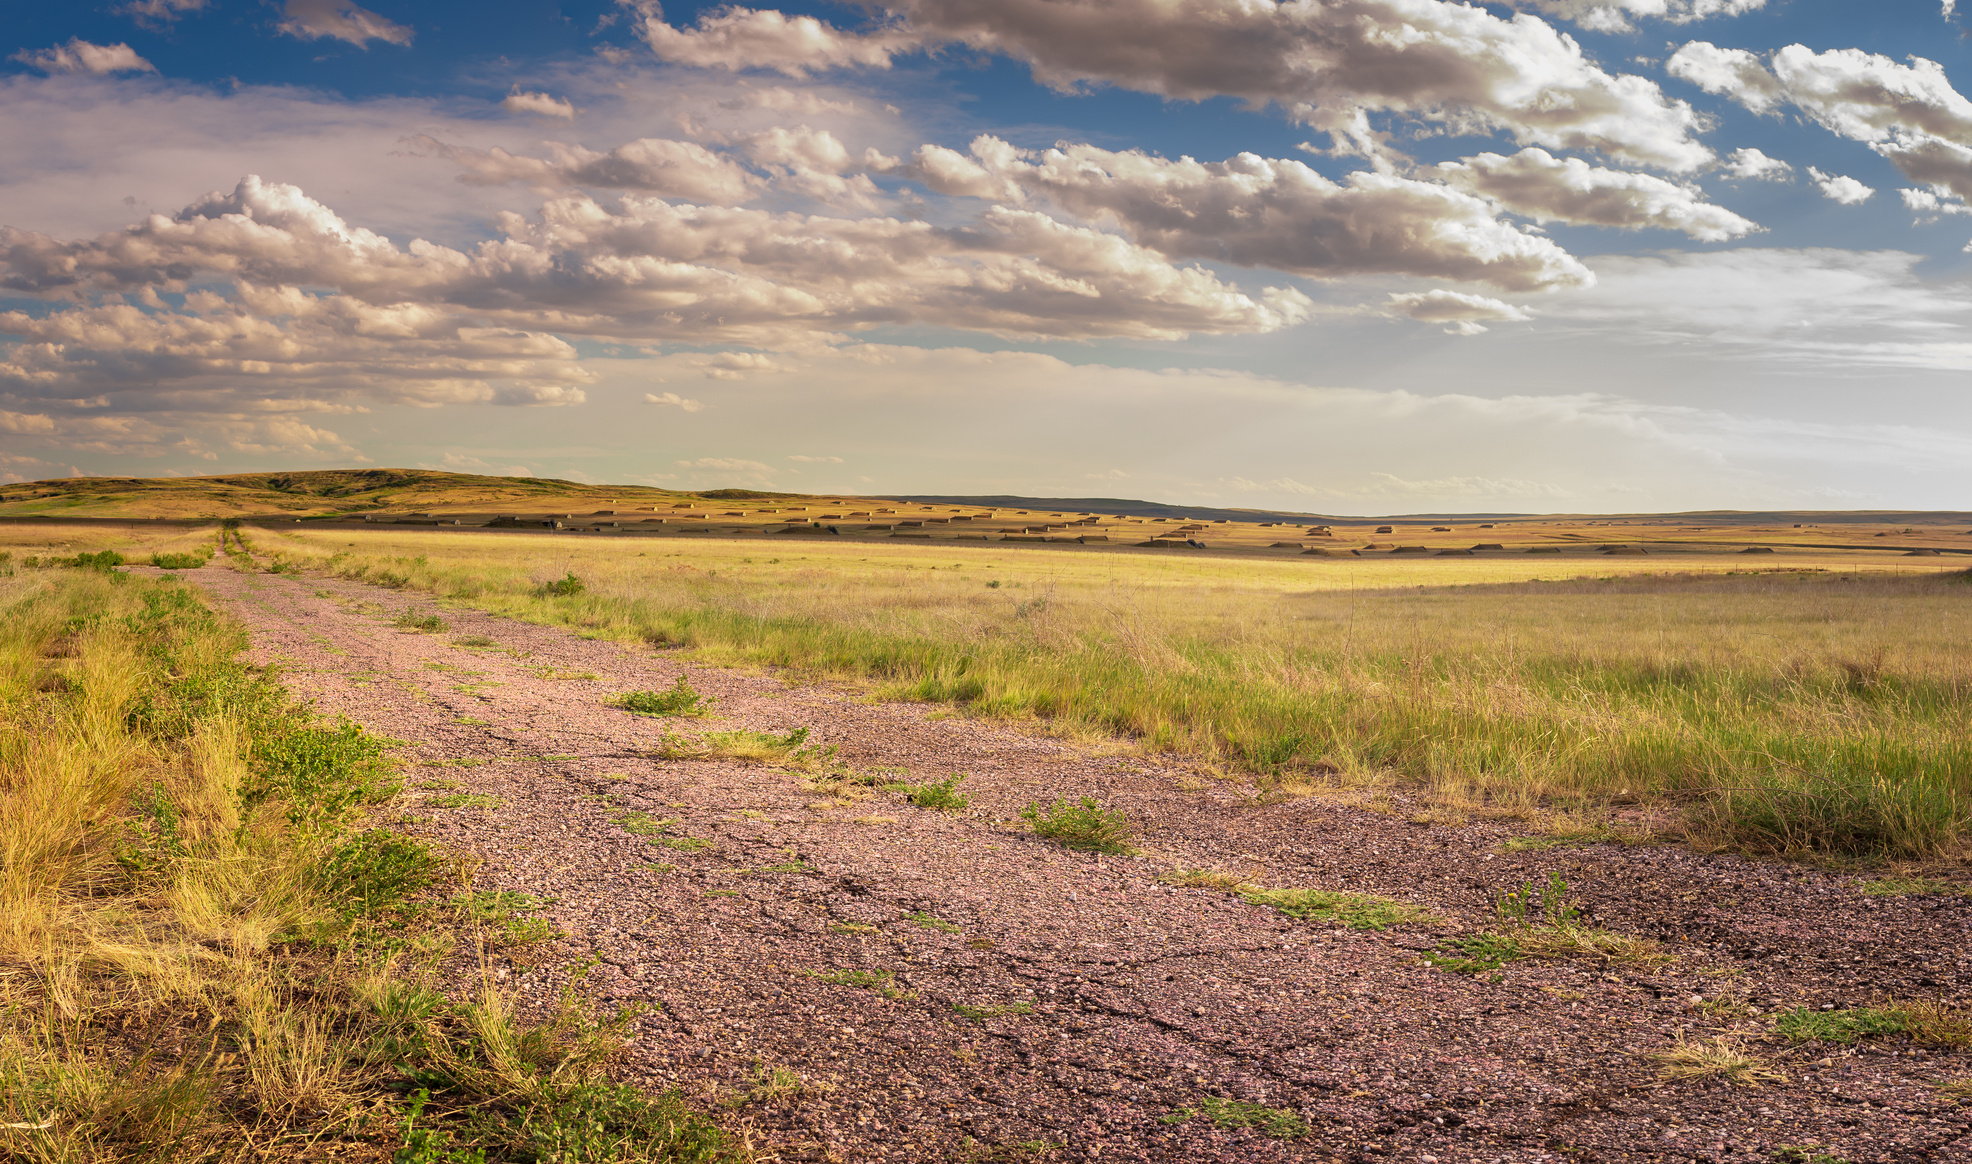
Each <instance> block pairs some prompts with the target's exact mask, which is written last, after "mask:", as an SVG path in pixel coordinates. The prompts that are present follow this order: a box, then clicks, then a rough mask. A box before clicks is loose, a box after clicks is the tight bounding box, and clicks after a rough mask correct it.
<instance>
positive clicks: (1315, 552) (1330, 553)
mask: <svg viewBox="0 0 1972 1164" xmlns="http://www.w3.org/2000/svg"><path fill="white" fill-rule="evenodd" d="M1351 552H1352V553H1354V552H1355V551H1351ZM1301 556H1302V557H1308V558H1333V557H1334V556H1335V551H1334V550H1324V549H1322V548H1321V547H1320V546H1316V547H1314V548H1313V549H1309V550H1302V551H1301Z"/></svg>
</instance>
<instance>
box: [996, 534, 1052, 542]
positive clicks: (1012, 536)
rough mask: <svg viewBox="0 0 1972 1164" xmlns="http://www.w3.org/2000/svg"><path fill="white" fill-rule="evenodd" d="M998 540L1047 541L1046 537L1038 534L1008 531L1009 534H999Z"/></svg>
mask: <svg viewBox="0 0 1972 1164" xmlns="http://www.w3.org/2000/svg"><path fill="white" fill-rule="evenodd" d="M1000 540H1001V541H1003V542H1044V541H1047V540H1048V539H1046V538H1044V537H1041V536H1039V535H1038V534H1020V533H1010V534H1001V535H1000Z"/></svg>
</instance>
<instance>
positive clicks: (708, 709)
mask: <svg viewBox="0 0 1972 1164" xmlns="http://www.w3.org/2000/svg"><path fill="white" fill-rule="evenodd" d="M717 702H718V700H716V699H714V698H712V697H711V696H707V695H700V694H699V693H698V692H697V691H696V690H694V689H693V688H692V685H691V683H690V682H688V681H687V680H686V678H685V677H684V676H683V675H680V676H678V681H677V682H676V683H673V684H672V685H671V686H670V687H667V688H665V689H664V690H663V691H626V692H624V693H623V694H622V695H619V696H617V697H616V698H615V699H613V700H611V701H610V706H611V707H618V708H622V709H623V710H624V711H628V712H633V713H635V714H637V715H650V716H696V715H710V714H711V713H712V705H713V704H714V703H717Z"/></svg>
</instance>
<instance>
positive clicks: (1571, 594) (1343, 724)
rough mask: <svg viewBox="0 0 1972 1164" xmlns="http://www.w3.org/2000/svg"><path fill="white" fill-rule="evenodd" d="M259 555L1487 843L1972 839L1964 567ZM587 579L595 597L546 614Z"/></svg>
mask: <svg viewBox="0 0 1972 1164" xmlns="http://www.w3.org/2000/svg"><path fill="white" fill-rule="evenodd" d="M255 536H256V538H257V541H258V544H259V545H260V547H261V548H262V549H263V550H264V551H272V552H277V553H279V554H281V555H284V556H286V557H288V558H291V559H293V560H295V561H298V562H306V563H308V564H310V565H312V566H313V567H314V568H317V569H323V570H328V571H332V572H336V573H340V574H343V575H345V576H349V577H353V578H363V579H366V580H370V581H373V582H380V583H382V584H384V585H393V586H411V587H416V588H421V589H428V590H430V591H432V592H434V593H436V594H439V595H441V596H443V597H446V598H449V599H451V600H455V601H458V602H462V603H466V604H470V605H475V606H480V607H483V608H486V609H490V610H494V611H498V612H501V613H506V614H510V615H515V616H518V617H521V618H526V619H532V620H535V621H540V622H544V623H549V624H558V625H565V626H569V627H573V628H577V629H579V630H581V631H582V632H583V633H586V634H595V635H606V636H612V637H617V638H621V639H624V640H627V641H634V642H644V643H651V644H657V645H663V646H684V647H689V648H691V649H692V650H693V652H694V653H695V656H696V657H697V658H699V659H702V660H704V661H706V662H711V663H727V664H742V665H760V664H766V665H776V666H784V667H788V668H791V669H793V670H795V671H798V672H805V673H810V674H818V675H825V676H830V677H836V678H847V679H854V680H861V681H863V682H865V683H867V684H869V685H870V688H871V690H873V691H874V692H876V693H878V694H881V695H885V696H889V697H893V698H905V699H918V700H929V701H942V702H951V703H956V704H959V705H963V706H964V707H966V708H967V709H969V710H970V711H972V712H974V713H977V714H986V715H1002V716H1017V717H1035V718H1039V719H1043V720H1045V721H1047V722H1048V723H1049V724H1050V725H1051V726H1052V727H1053V728H1054V729H1055V730H1058V731H1062V732H1064V733H1069V734H1074V735H1079V736H1082V737H1085V738H1110V739H1119V738H1120V739H1126V740H1130V741H1132V742H1133V743H1134V744H1135V746H1138V747H1141V748H1145V749H1150V750H1158V751H1171V752H1182V753H1187V754H1189V755H1191V756H1193V757H1196V758H1198V759H1200V760H1202V761H1205V762H1207V763H1215V764H1218V765H1221V766H1223V767H1224V768H1226V769H1228V770H1231V771H1235V772H1244V773H1247V774H1250V775H1254V776H1257V777H1258V778H1260V780H1261V781H1262V782H1263V784H1265V785H1266V786H1267V787H1269V788H1274V789H1280V790H1292V789H1307V788H1310V787H1313V786H1316V785H1321V784H1327V785H1342V784H1366V785H1371V786H1374V785H1377V784H1383V783H1388V782H1390V781H1402V782H1405V783H1407V784H1410V785H1412V786H1414V787H1416V786H1421V787H1424V788H1426V789H1429V790H1431V791H1432V792H1434V793H1435V794H1436V795H1437V796H1438V797H1439V798H1440V799H1441V800H1443V801H1445V802H1448V803H1453V804H1456V805H1458V806H1459V807H1460V810H1461V811H1467V812H1472V811H1480V812H1497V811H1501V810H1521V811H1529V810H1534V809H1543V810H1551V809H1555V808H1562V809H1571V810H1575V811H1579V812H1581V813H1584V814H1585V818H1594V817H1596V816H1597V815H1598V814H1599V813H1600V812H1601V811H1602V810H1603V809H1604V808H1606V807H1607V806H1609V805H1614V804H1626V803H1639V802H1641V803H1653V804H1658V805H1661V806H1663V808H1664V809H1665V811H1666V812H1668V813H1670V814H1672V818H1673V821H1674V822H1675V821H1677V820H1679V819H1681V820H1682V823H1683V825H1684V827H1685V828H1686V829H1687V831H1688V832H1689V833H1690V834H1691V835H1693V836H1695V837H1698V838H1700V839H1701V840H1707V841H1708V842H1711V843H1718V844H1722V845H1731V846H1738V847H1747V848H1755V849H1765V850H1773V851H1783V852H1797V853H1812V852H1842V853H1857V854H1864V855H1877V856H1893V857H1895V856H1902V857H1919V858H1924V857H1935V856H1937V855H1939V854H1942V853H1946V852H1950V851H1953V850H1954V849H1956V848H1957V846H1958V845H1959V844H1960V841H1961V839H1962V837H1963V836H1964V835H1965V834H1966V831H1967V829H1968V826H1972V731H1968V730H1966V729H1967V725H1968V722H1972V657H1968V656H1967V655H1966V653H1965V652H1964V651H1963V649H1962V646H1961V644H1962V643H1963V642H1964V641H1965V640H1966V639H1967V637H1968V636H1972V610H1968V605H1967V603H1965V602H1964V600H1963V598H1964V594H1965V589H1964V585H1965V584H1964V581H1963V580H1962V577H1961V576H1959V575H1957V574H1953V573H1946V572H1941V571H1939V570H1937V569H1936V568H1935V567H1929V566H1926V567H1924V568H1923V570H1922V572H1918V571H1914V570H1912V569H1910V568H1909V567H1908V566H1905V565H1897V566H1895V567H1894V568H1892V569H1880V570H1876V571H1874V572H1870V571H1861V572H1858V571H1856V570H1853V569H1851V570H1845V571H1843V572H1832V571H1831V572H1825V573H1814V572H1808V573H1802V572H1781V573H1744V572H1739V571H1743V566H1741V565H1740V563H1738V562H1735V561H1732V560H1731V559H1728V558H1721V557H1717V556H1713V557H1709V558H1701V559H1693V560H1692V561H1691V562H1690V563H1688V565H1689V566H1690V569H1691V571H1692V572H1689V573H1683V574H1678V575H1673V576H1666V575H1662V574H1660V573H1654V572H1653V571H1660V570H1662V569H1663V563H1662V562H1660V561H1656V560H1653V559H1649V558H1607V559H1593V560H1591V559H1568V558H1548V557H1542V556H1534V557H1529V558H1521V559H1499V558H1495V559H1484V558H1472V559H1463V558H1461V559H1430V558H1425V559H1415V560H1401V559H1400V560H1392V559H1379V560H1374V561H1371V560H1360V561H1359V560H1354V559H1351V560H1348V561H1328V560H1325V559H1299V558H1296V559H1291V560H1287V561H1261V560H1248V559H1238V558H1220V559H1214V558H1199V557H1190V558H1184V557H1176V558H1174V557H1157V556H1147V555H1142V554H1117V553H1102V552H1081V550H1082V549H1084V547H1075V548H1074V550H1075V551H1076V552H1057V551H1056V550H1054V549H1049V548H1031V549H1030V548H1026V547H1019V546H999V545H989V546H974V547H970V548H963V547H962V548H954V547H951V546H932V547H928V546H925V545H922V544H915V545H910V546H898V545H873V544H868V543H860V544H854V543H852V544H840V545H836V544H816V543H813V542H810V541H803V542H801V543H799V544H788V543H780V542H777V543H765V542H760V541H751V542H748V541H735V540H724V539H722V540H711V539H707V540H692V541H689V542H686V541H650V540H644V539H610V540H594V539H576V538H569V537H566V536H555V535H541V536H538V537H533V536H516V535H501V534H484V533H469V532H468V533H460V532H447V533H442V534H441V533H434V532H431V531H426V532H423V533H408V532H402V531H388V532H386V531H370V530H333V531H331V530H305V531H263V532H262V533H259V534H257V535H255ZM1842 560H1843V561H1844V562H1845V563H1847V564H1849V565H1851V566H1853V565H1854V564H1855V561H1856V560H1855V559H1842ZM1728 567H1734V568H1735V569H1728ZM1585 571H1587V572H1589V573H1587V574H1586V575H1585V573H1584V572H1585ZM571 575H572V576H574V577H575V578H576V579H577V580H578V581H579V583H580V584H581V587H580V590H579V592H573V593H555V592H553V591H552V590H551V589H544V584H545V583H548V582H551V581H555V580H558V579H564V578H567V577H569V576H571Z"/></svg>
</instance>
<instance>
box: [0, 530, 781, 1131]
mask: <svg viewBox="0 0 1972 1164" xmlns="http://www.w3.org/2000/svg"><path fill="white" fill-rule="evenodd" d="M243 644H244V639H243V637H242V635H241V634H240V632H239V631H238V629H237V628H235V627H233V626H231V625H230V624H227V623H224V622H222V621H220V620H218V619H216V618H215V617H214V616H213V615H212V614H211V612H210V611H208V610H207V609H205V608H204V607H203V606H202V605H201V604H199V603H198V601H197V600H196V599H195V598H194V597H193V596H192V593H191V592H190V591H189V590H188V589H187V588H185V587H183V586H181V585H174V584H171V583H166V582H147V581H140V580H136V579H131V578H127V577H123V576H120V575H117V574H113V573H109V572H105V571H99V570H93V569H75V568H32V569H27V570H23V571H21V572H18V573H16V574H15V575H13V576H11V577H0V822H4V827H0V1159H5V1160H9V1161H16V1160H17V1161H21V1162H23V1164H138V1162H153V1161H154V1162H157V1164H165V1162H170V1164H178V1162H180V1161H235V1160H241V1161H244V1160H257V1159H285V1158H294V1156H295V1154H296V1152H298V1151H299V1150H300V1146H301V1145H304V1144H313V1143H319V1142H327V1143H331V1144H334V1143H341V1144H348V1145H352V1146H355V1145H362V1146H363V1147H357V1148H356V1149H355V1150H357V1151H359V1152H370V1153H371V1154H374V1153H375V1152H376V1151H377V1150H379V1148H380V1149H381V1151H383V1152H390V1151H392V1150H393V1149H400V1148H401V1149H403V1150H405V1151H410V1150H411V1147H412V1145H413V1140H414V1139H416V1140H417V1141H418V1142H419V1143H421V1144H422V1145H423V1146H424V1149H429V1151H424V1150H423V1149H420V1151H422V1152H423V1154H421V1155H414V1156H409V1157H403V1156H400V1158H406V1159H411V1158H415V1159H426V1160H433V1161H436V1160H440V1159H461V1160H463V1159H466V1158H468V1155H445V1154H442V1153H447V1152H450V1150H451V1147H454V1146H455V1147H457V1148H459V1149H460V1151H461V1152H462V1153H469V1151H470V1149H471V1148H472V1147H473V1145H474V1144H481V1145H484V1144H495V1143H497V1144H499V1145H501V1146H513V1145H534V1144H542V1143H547V1142H550V1141H554V1142H570V1143H573V1142H576V1141H575V1140H570V1139H569V1137H571V1136H573V1137H576V1140H580V1138H581V1137H584V1136H587V1137H591V1138H592V1139H594V1140H595V1141H596V1142H595V1143H594V1144H593V1145H591V1146H593V1147H598V1148H599V1147H600V1146H601V1142H602V1140H603V1139H609V1140H611V1142H617V1141H623V1142H634V1143H638V1144H659V1143H662V1144H664V1145H668V1146H669V1147H666V1148H665V1149H664V1150H663V1151H658V1150H655V1149H654V1150H653V1152H652V1154H650V1155H649V1156H648V1157H647V1158H649V1159H652V1160H677V1161H726V1162H735V1164H737V1162H739V1161H743V1160H744V1159H746V1158H748V1153H747V1152H746V1150H745V1149H744V1148H743V1147H742V1146H739V1145H736V1144H734V1143H733V1142H732V1141H731V1139H730V1138H729V1137H727V1136H725V1135H724V1133H721V1132H719V1131H718V1130H717V1129H716V1128H714V1127H712V1126H711V1125H710V1124H708V1123H706V1122H705V1121H704V1120H703V1119H702V1118H700V1117H698V1116H695V1115H693V1114H692V1113H690V1112H688V1111H686V1110H685V1109H684V1108H683V1107H682V1106H681V1105H680V1104H679V1103H678V1102H677V1100H676V1099H675V1098H673V1097H662V1096H657V1097H652V1096H639V1095H634V1094H629V1093H624V1092H621V1091H620V1090H612V1089H613V1087H614V1085H611V1084H609V1083H607V1081H606V1080H605V1079H603V1078H602V1077H601V1075H600V1070H599V1064H600V1062H601V1060H602V1059H603V1058H604V1057H606V1056H607V1054H608V1053H609V1051H610V1050H611V1049H612V1048H613V1047H615V1046H616V1045H618V1044H619V1043H620V1039H621V1033H622V1024H621V1023H610V1022H596V1021H594V1020H592V1019H591V1018H590V1017H589V1016H588V1015H587V1014H586V1013H585V1012H584V1011H583V1009H582V1008H581V1007H580V1006H579V1004H578V1003H577V1002H576V1001H575V1000H573V999H572V998H571V999H569V1000H565V1001H564V1005H563V1006H562V1008H561V1009H560V1011H559V1012H557V1014H556V1015H555V1016H553V1018H552V1019H551V1020H550V1022H549V1023H548V1024H547V1025H546V1026H541V1025H539V1024H529V1023H525V1022H522V1021H520V1019H519V1018H518V1017H517V1016H515V1015H514V1014H513V1013H512V1011H511V1008H510V1007H508V1005H507V1004H506V1001H505V1000H504V999H502V998H500V997H499V996H498V995H489V996H488V997H486V998H481V999H478V1000H475V1001H473V1002H470V1003H464V1004H458V1003H452V1002H448V1001H447V1000H446V999H445V998H443V997H442V996H440V995H439V994H437V993H435V992H434V989H433V987H434V986H435V984H436V982H437V978H436V977H435V967H436V960H437V959H438V958H440V957H442V956H443V955H444V954H445V952H446V951H447V950H449V949H450V947H451V945H452V943H453V941H454V940H455V938H456V937H458V936H461V935H463V936H465V937H468V938H479V939H485V938H486V936H487V933H488V932H491V930H493V929H497V928H498V927H499V926H500V925H501V924H502V923H503V922H505V921H507V920H508V919H506V918H501V917H495V918H491V919H490V920H489V919H487V918H481V917H479V916H477V915H470V914H466V913H462V912H458V911H456V910H451V909H449V908H448V909H446V910H441V911H439V912H438V913H436V914H434V912H433V907H431V906H430V905H427V906H425V907H424V908H422V909H420V910H412V909H410V908H408V907H406V906H405V905H404V902H405V900H406V898H407V895H410V894H412V893H415V892H417V891H419V890H420V888H421V887H423V886H425V885H426V884H428V883H430V882H432V881H433V880H434V879H435V878H436V877H437V876H438V875H439V868H438V866H439V863H438V862H437V860H436V859H435V857H434V856H433V855H432V854H431V853H430V852H429V851H428V850H427V848H426V847H425V846H424V845H422V844H420V843H418V842H415V841H412V840H410V839H408V838H402V837H396V836H394V835H392V834H389V833H387V832H383V831H379V830H366V829H365V828H364V820H363V815H364V813H363V809H364V806H365V805H366V804H371V803H375V802H379V801H381V800H383V799H385V798H387V797H388V796H390V795H391V794H392V792H393V791H394V784H393V783H392V782H391V780H390V778H389V774H388V771H387V766H386V764H385V762H384V759H383V756H382V747H381V745H380V744H378V743H377V742H376V741H374V740H371V739H369V738H368V737H365V736H363V735H362V733H360V732H358V731H356V730H355V729H353V728H349V727H335V726H331V725H325V724H320V723H317V722H316V721H314V720H313V719H312V718H311V717H309V716H307V715H306V714H305V713H303V712H302V711H301V710H300V709H298V708H296V707H294V706H292V705H291V704H290V703H289V702H288V700H287V698H286V696H285V695H284V694H283V693H282V692H281V691H280V689H279V688H278V687H276V686H274V685H273V684H272V683H271V682H270V681H269V680H267V679H266V678H265V677H264V676H260V675H257V674H256V673H255V672H253V671H251V670H250V669H248V668H247V667H246V666H245V665H244V664H243V663H242V662H241V661H240V660H239V659H238V658H237V655H238V652H239V650H240V648H241V647H242V646H243ZM421 918H422V919H425V920H422V921H420V920H418V919H421ZM510 928H511V927H510ZM413 1067H415V1068H417V1069H419V1070H428V1071H430V1072H431V1073H430V1074H427V1075H425V1076H424V1078H426V1079H443V1078H450V1079H452V1080H453V1084H452V1085H451V1086H449V1087H448V1086H445V1085H442V1084H435V1085H434V1087H435V1089H436V1090H438V1091H439V1092H440V1095H439V1096H438V1097H437V1098H435V1099H433V1100H431V1102H430V1103H429V1105H422V1104H421V1105H419V1106H418V1107H417V1109H416V1112H415V1113H413V1112H411V1111H410V1110H408V1109H405V1108H404V1106H403V1101H402V1097H403V1094H404V1093H405V1091H406V1090H407V1083H408V1079H407V1076H406V1074H405V1072H406V1071H407V1070H408V1069H411V1068H413ZM585 1105H587V1106H585ZM427 1106H428V1107H429V1110H426V1107H427ZM414 1124H415V1125H417V1127H416V1128H415V1129H414V1127H413V1125H414ZM557 1137H559V1139H557ZM672 1148H675V1149H676V1150H675V1151H673V1150H671V1149H672ZM578 1154H579V1153H578Z"/></svg>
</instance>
